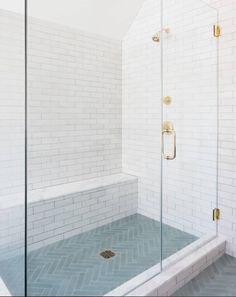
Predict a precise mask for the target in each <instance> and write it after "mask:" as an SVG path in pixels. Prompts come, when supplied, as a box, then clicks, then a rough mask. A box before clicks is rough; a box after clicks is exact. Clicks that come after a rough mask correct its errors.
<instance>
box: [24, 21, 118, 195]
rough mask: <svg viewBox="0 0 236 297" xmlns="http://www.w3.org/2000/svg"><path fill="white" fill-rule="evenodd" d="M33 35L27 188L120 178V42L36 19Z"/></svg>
mask: <svg viewBox="0 0 236 297" xmlns="http://www.w3.org/2000/svg"><path fill="white" fill-rule="evenodd" d="M28 31H29V37H28V42H29V45H28V46H29V49H28V54H29V73H28V77H29V100H28V102H29V109H28V112H29V136H28V138H29V150H28V154H29V162H28V163H29V190H32V189H37V188H42V187H49V186H54V185H57V184H62V183H69V182H74V181H80V180H86V179H90V178H95V177H99V176H105V175H109V174H115V173H120V172H121V65H122V62H121V61H122V60H121V59H122V52H121V49H122V48H121V42H120V41H116V40H112V39H109V38H105V37H101V36H98V35H95V34H94V35H93V34H90V33H84V32H79V31H77V30H74V31H73V29H70V28H66V27H64V26H60V25H57V24H55V25H53V24H50V23H47V22H44V21H41V20H37V19H30V22H29V29H28ZM29 200H30V197H29Z"/></svg>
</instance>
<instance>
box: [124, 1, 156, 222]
mask: <svg viewBox="0 0 236 297" xmlns="http://www.w3.org/2000/svg"><path fill="white" fill-rule="evenodd" d="M160 12H161V9H160V1H155V0H153V1H150V0H147V1H145V2H144V5H143V7H142V9H141V10H140V11H139V14H138V15H137V17H136V19H135V21H134V22H133V24H132V26H131V27H130V29H129V31H128V33H127V34H126V36H125V38H124V40H123V65H122V66H123V71H122V72H123V77H122V83H123V89H122V95H123V98H122V99H123V110H122V111H123V114H122V116H123V122H122V124H123V129H122V136H123V138H122V147H123V155H122V157H123V170H124V172H127V173H129V174H133V175H137V176H138V177H139V201H138V211H139V213H140V214H143V215H146V216H149V217H151V218H153V219H157V220H158V219H159V212H160V185H161V183H160V182H161V179H160V178H161V175H160V173H161V163H160V162H161V150H160V146H161V145H160V143H161V104H160V98H161V80H160V78H161V47H160V44H159V43H154V42H152V36H153V35H154V34H155V33H156V32H157V31H158V30H160V27H161V23H160V19H161V18H160V17H161V15H160Z"/></svg>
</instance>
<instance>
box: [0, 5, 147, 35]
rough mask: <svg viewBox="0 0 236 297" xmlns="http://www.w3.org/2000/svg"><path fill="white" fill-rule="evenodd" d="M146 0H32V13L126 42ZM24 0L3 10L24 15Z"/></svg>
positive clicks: (30, 10) (30, 13)
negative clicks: (123, 39) (125, 38)
mask: <svg viewBox="0 0 236 297" xmlns="http://www.w3.org/2000/svg"><path fill="white" fill-rule="evenodd" d="M144 1H145V0H28V14H29V15H31V16H34V17H37V18H40V19H44V20H48V21H51V22H56V23H60V24H63V25H66V26H70V27H73V28H77V29H80V30H84V31H88V32H92V33H95V34H100V35H104V36H108V37H112V38H115V39H122V38H123V37H124V35H125V34H126V32H127V31H128V29H129V27H130V25H131V24H132V22H133V20H134V19H135V17H136V15H137V13H138V11H139V9H140V8H141V6H142V4H143V2H144ZM23 4H24V1H23V0H10V1H9V0H0V8H3V9H8V10H12V11H17V12H23Z"/></svg>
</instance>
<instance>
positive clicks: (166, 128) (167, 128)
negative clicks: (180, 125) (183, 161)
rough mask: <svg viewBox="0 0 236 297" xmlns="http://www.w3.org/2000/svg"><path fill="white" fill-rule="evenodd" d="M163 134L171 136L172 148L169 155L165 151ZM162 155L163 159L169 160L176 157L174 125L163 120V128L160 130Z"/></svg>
mask: <svg viewBox="0 0 236 297" xmlns="http://www.w3.org/2000/svg"><path fill="white" fill-rule="evenodd" d="M165 135H168V136H172V137H173V142H174V150H173V155H172V156H169V155H166V153H165ZM162 155H163V158H164V159H165V160H168V161H171V160H174V159H176V132H175V130H174V126H173V124H172V123H171V122H165V123H164V124H163V130H162Z"/></svg>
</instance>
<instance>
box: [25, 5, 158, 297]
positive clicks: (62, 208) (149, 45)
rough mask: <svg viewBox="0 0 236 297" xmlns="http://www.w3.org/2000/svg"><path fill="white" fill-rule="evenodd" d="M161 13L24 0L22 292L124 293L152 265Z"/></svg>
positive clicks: (134, 7) (155, 260) (154, 261)
mask: <svg viewBox="0 0 236 297" xmlns="http://www.w3.org/2000/svg"><path fill="white" fill-rule="evenodd" d="M160 12H161V9H160V1H159V0H158V1H150V0H148V1H143V0H133V1H127V0H125V1H124V0H119V1H116V0H110V1H88V0H70V1H69V0H60V1H58V0H30V1H29V7H28V15H29V19H28V21H29V23H28V73H29V75H28V76H29V80H28V88H29V89H28V93H29V100H28V119H29V120H28V144H29V146H28V172H29V174H28V190H29V191H28V226H27V227H28V234H27V235H28V236H27V237H28V255H27V263H28V294H29V295H30V296H38V295H40V296H46V295H47V296H48V295H50V296H61V295H63V296H103V295H104V294H107V293H108V295H109V291H112V290H116V291H115V292H113V293H114V294H116V295H118V296H119V295H120V296H123V294H125V293H127V290H131V289H132V288H133V287H136V286H137V285H138V283H137V279H134V278H135V277H136V276H137V275H139V274H141V273H143V274H142V277H141V278H142V280H143V281H145V280H146V278H148V277H151V276H152V275H154V274H157V273H159V272H160V260H161V223H160V217H161V216H160V197H161V195H160V185H161V184H160V177H161V149H160V143H161V134H160V131H161V108H160V107H161V106H160V99H159V98H160V96H161V84H160V77H161V47H160V46H158V45H157V44H156V43H154V42H153V40H152V37H153V35H154V34H155V33H156V32H158V31H160V28H161V16H160ZM151 267H152V268H153V269H152V271H151V273H150V271H149V273H147V274H146V272H147V270H148V269H149V268H151ZM127 281H129V284H128V286H127V284H126V286H123V284H124V283H126V282H127Z"/></svg>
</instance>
